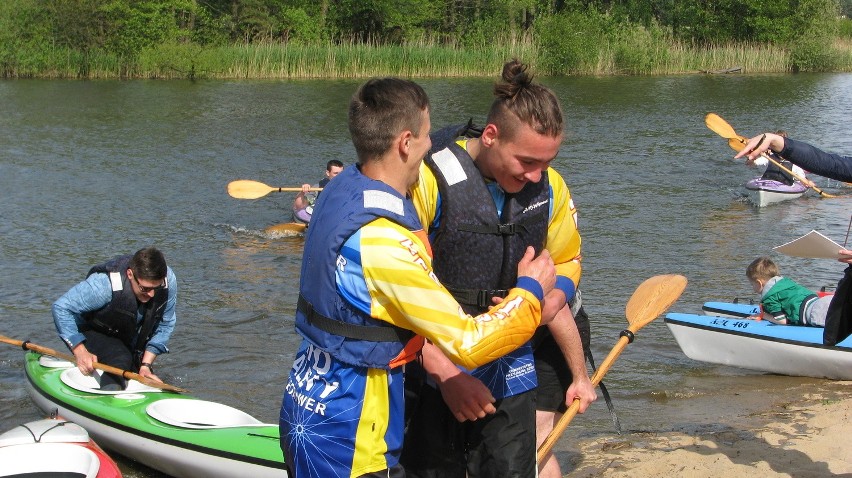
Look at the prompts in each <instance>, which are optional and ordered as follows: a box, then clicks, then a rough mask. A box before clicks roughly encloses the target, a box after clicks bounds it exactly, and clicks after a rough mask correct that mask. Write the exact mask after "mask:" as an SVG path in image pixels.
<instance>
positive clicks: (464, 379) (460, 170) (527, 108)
mask: <svg viewBox="0 0 852 478" xmlns="http://www.w3.org/2000/svg"><path fill="white" fill-rule="evenodd" d="M494 96H495V100H494V102H493V103H492V106H491V109H490V111H489V113H488V117H487V121H486V124H485V126H484V127H482V128H478V127H476V126H474V125H473V124H472V122H468V123H467V124H465V125H456V126H449V127H446V128H444V129H441V130H439V131H437V132H435V133H434V134H432V149H431V150H430V154H429V155H428V156H427V157H426V159H425V161H424V164H423V165H422V166H421V167H420V178H419V180H418V182H417V183H416V185H415V186H414V188H412V191H411V197H412V200H413V201H414V205H415V207H416V208H417V212H418V215H419V216H420V222H421V223H422V224H423V226H424V228H425V229H426V231H427V232H428V234H429V241H430V243H431V246H432V251H433V255H434V259H433V265H434V268H435V273H436V275H437V277H438V279H440V280H441V282H442V283H443V284H444V285H445V286H446V287H447V289H448V290H449V291H450V292H451V293H452V294H453V296H454V297H455V298H456V300H457V301H458V302H459V303H460V304H461V305H462V309H463V310H464V312H466V313H468V314H477V313H481V311H482V310H484V309H485V308H487V307H488V306H490V305H493V304H494V303H499V302H500V301H501V300H502V298H503V297H504V296H505V294H506V291H507V290H508V289H509V288H510V287H511V285H512V284H513V283H514V281H515V268H516V267H517V264H518V261H519V260H520V258H521V257H522V255H523V251H524V250H525V249H526V248H527V247H534V248H535V249H536V250H542V249H545V248H546V249H547V250H548V251H550V254H551V256H552V257H553V261H554V263H555V265H556V273H557V282H556V287H555V288H554V289H553V291H551V292H550V293H549V294H548V295H547V296H546V297H545V301H544V306H543V309H542V316H543V317H548V318H553V321H552V322H551V323H550V324H548V327H547V328H548V329H549V332H550V333H549V334H548V333H545V334H544V335H545V337H543V338H542V340H550V341H553V340H555V341H556V342H557V344H558V347H550V348H549V350H551V351H554V350H555V351H556V352H555V353H556V355H559V357H558V358H559V359H560V360H565V359H567V360H568V363H569V366H570V370H571V372H572V375H573V383H571V385H570V387H569V389H568V390H567V393H566V391H565V390H563V389H562V388H561V386H560V387H551V389H550V392H551V393H552V392H553V391H554V390H555V392H556V393H557V394H558V397H557V398H556V402H557V404H561V402H563V401H566V402H567V403H568V404H570V403H571V402H572V401H573V400H574V399H575V398H578V399H580V412H581V413H582V412H584V411H585V410H586V408H587V407H588V406H589V404H590V403H591V402H592V401H594V400H595V399H596V398H597V396H596V394H595V391H594V386H593V385H592V383H591V381H590V380H589V377H588V372H587V371H586V367H585V359H584V355H583V349H582V344H581V341H580V336H579V333H578V331H577V326H576V323H575V322H574V318H573V316H572V315H571V311H570V307H568V306H567V305H566V303H567V301H569V300H570V299H571V298H572V297H573V296H574V293H575V291H576V289H577V285H578V284H579V280H580V272H581V267H580V242H581V241H580V235H579V233H578V231H577V222H576V221H577V217H576V209H575V208H574V204H573V201H572V199H571V194H570V192H569V190H568V187H567V186H566V184H565V181H564V180H563V179H562V177H561V176H560V175H559V173H558V172H556V171H555V170H554V169H552V168H551V167H550V164H551V162H552V161H553V159H554V158H555V157H556V154H557V152H558V151H559V147H560V146H561V144H562V137H563V117H562V109H561V106H560V104H559V100H558V99H557V98H556V96H555V95H554V94H553V92H552V91H551V90H550V89H548V88H546V87H544V86H542V85H539V84H537V83H534V82H533V81H532V75H531V74H530V73H529V72H528V71H527V66H526V65H524V64H522V63H521V62H519V61H517V60H512V61H509V62H507V63H506V64H505V65H504V66H503V72H502V81H499V82H497V83H496V85H495V87H494ZM539 332H544V331H543V329H539ZM562 354H564V355H565V357H564V358H563V357H562ZM537 366H538V363H537V360H536V359H534V357H533V345H532V342H528V343H526V344H525V345H524V346H522V347H520V348H519V349H517V350H516V351H514V352H512V353H510V354H508V355H506V356H504V357H502V358H500V359H498V360H495V361H493V362H491V363H489V364H487V365H485V366H483V367H478V368H476V369H461V368H459V367H456V366H455V365H453V364H452V363H451V362H450V361H449V360H448V359H447V358H446V357H444V356H443V354H441V352H440V351H439V350H438V349H437V348H436V347H434V346H432V345H431V344H428V343H427V344H426V345H425V346H424V348H423V353H422V355H421V357H420V359H419V361H417V362H415V363H412V364H409V366H408V370H407V375H406V389H407V393H408V394H409V397H411V400H410V401H409V403H407V405H408V406H409V414H408V415H409V421H408V428H407V431H406V441H405V444H404V447H403V456H402V460H401V463H402V464H403V466H404V467H405V469H406V473H407V476H409V477H416V478H426V477H434V478H439V477H440V478H454V477H459V478H464V477H465V476H467V477H470V478H501V477H534V476H536V475H537V472H536V466H537V464H536V444H537V440H536V428H537V427H536V415H537V411H536V393H537V391H536V384H537V380H536V368H537ZM546 380H551V378H548V379H546ZM414 397H416V399H415V398H414ZM548 401H549V402H550V403H552V402H553V400H548ZM555 412H556V410H555V409H553V410H542V413H543V414H544V417H543V422H544V423H550V427H549V428H547V427H546V426H545V427H544V428H543V434H544V436H546V434H547V433H548V432H549V431H550V430H551V429H552V426H553V421H554V418H555V416H556V415H555ZM544 436H541V437H540V440H539V442H541V441H543V439H544ZM551 461H552V464H551ZM546 463H547V464H545V463H542V465H543V466H546V467H547V468H543V470H546V469H551V470H552V466H553V465H555V467H556V473H557V474H558V473H559V466H558V463H556V460H555V459H552V460H550V459H549V460H547V462H546ZM541 476H544V475H541Z"/></svg>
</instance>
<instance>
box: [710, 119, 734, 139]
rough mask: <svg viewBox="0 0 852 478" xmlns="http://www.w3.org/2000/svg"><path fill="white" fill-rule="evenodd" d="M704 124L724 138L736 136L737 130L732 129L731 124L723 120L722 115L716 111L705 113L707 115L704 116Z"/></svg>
mask: <svg viewBox="0 0 852 478" xmlns="http://www.w3.org/2000/svg"><path fill="white" fill-rule="evenodd" d="M704 124H706V125H707V127H708V128H710V129H711V130H712V131H713V132H714V133H716V134H718V135H719V136H721V137H723V138H725V139H731V138H734V137H736V136H737V132H736V131H734V128H733V126H731V125H730V124H728V122H727V121H725V120H723V119H722V117H721V116H719V115H717V114H716V113H707V116H705V117H704Z"/></svg>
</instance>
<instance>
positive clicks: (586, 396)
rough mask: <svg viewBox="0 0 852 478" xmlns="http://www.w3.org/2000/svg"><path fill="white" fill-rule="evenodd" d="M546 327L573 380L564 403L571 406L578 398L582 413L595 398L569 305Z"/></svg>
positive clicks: (581, 344) (595, 394) (581, 343)
mask: <svg viewBox="0 0 852 478" xmlns="http://www.w3.org/2000/svg"><path fill="white" fill-rule="evenodd" d="M547 328H548V330H549V331H550V333H551V334H552V335H553V339H554V340H555V341H556V344H557V345H558V346H559V350H561V351H562V355H563V356H564V357H565V361H566V362H567V363H568V368H569V369H570V370H571V376H572V377H573V381H572V383H571V385H570V386H569V387H568V390H567V391H566V393H565V405H566V406H571V402H573V401H574V399H579V400H580V408H579V410H578V411H579V412H580V413H583V412H585V411H586V409H587V408H589V405H591V404H592V402H594V401H595V400H597V398H598V396H597V393H595V386H594V385H593V384H592V381H591V380H590V379H589V373H588V370H587V369H586V357H585V354H584V353H583V342H582V340H580V332H579V330H577V323H576V322H575V321H574V315H573V314H572V313H571V307H569V306H568V304H565V305H564V306H563V307H562V308H561V309H560V310H559V312H558V313H557V314H556V316H555V317H554V318H553V321H551V322H550V323H549V324H547Z"/></svg>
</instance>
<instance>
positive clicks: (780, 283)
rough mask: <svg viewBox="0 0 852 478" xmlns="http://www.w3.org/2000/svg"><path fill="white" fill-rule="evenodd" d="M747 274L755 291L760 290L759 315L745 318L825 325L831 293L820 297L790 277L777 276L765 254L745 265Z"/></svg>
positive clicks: (771, 262) (784, 323) (777, 273)
mask: <svg viewBox="0 0 852 478" xmlns="http://www.w3.org/2000/svg"><path fill="white" fill-rule="evenodd" d="M746 277H748V280H749V282H751V285H752V287H753V288H754V291H755V292H757V293H760V310H761V314H760V315H757V316H752V317H748V318H749V319H753V320H768V321H770V322H772V323H775V324H779V325H810V326H812V327H825V317H826V313H827V312H828V305H829V304H830V303H831V296H830V295H829V296H825V297H819V296H818V295H817V294H816V293H815V292H813V291H812V290H810V289H808V288H807V287H804V286H802V285H801V284H799V283H797V282H796V281H794V280H792V279H788V278H786V277H783V276H781V275H779V272H778V266H777V265H776V264H775V262H773V261H772V259H769V258H768V257H758V258H757V259H755V260H754V261H752V263H751V264H749V266H748V268H746Z"/></svg>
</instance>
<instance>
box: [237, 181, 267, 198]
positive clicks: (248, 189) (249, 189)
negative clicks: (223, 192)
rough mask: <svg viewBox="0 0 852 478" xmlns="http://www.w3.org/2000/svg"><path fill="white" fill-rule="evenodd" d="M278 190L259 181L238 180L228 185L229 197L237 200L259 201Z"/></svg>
mask: <svg viewBox="0 0 852 478" xmlns="http://www.w3.org/2000/svg"><path fill="white" fill-rule="evenodd" d="M275 189H276V188H271V187H269V186H267V185H266V184H263V183H261V182H259V181H251V180H248V179H238V180H236V181H231V182H230V183H228V195H230V196H231V197H233V198H237V199H257V198H262V197H263V196H266V195H267V194H269V193H270V192H272V191H275Z"/></svg>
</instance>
